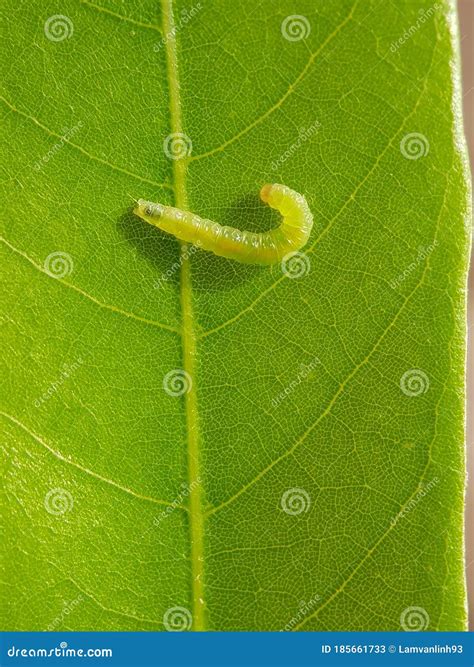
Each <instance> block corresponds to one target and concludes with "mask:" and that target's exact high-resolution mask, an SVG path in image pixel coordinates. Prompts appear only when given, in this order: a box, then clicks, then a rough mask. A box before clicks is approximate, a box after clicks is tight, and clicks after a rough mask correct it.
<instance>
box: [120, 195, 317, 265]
mask: <svg viewBox="0 0 474 667" xmlns="http://www.w3.org/2000/svg"><path fill="white" fill-rule="evenodd" d="M260 198H261V200H262V201H263V202H265V203H266V204H268V205H269V206H271V208H274V209H276V210H277V211H279V212H280V213H281V215H282V217H283V220H282V222H281V224H280V226H279V227H277V228H276V229H272V230H270V231H268V232H262V233H260V234H257V233H254V232H246V231H240V230H239V229H235V228H234V227H226V226H223V225H220V224H219V223H218V222H213V221H212V220H206V219H205V218H200V217H199V216H198V215H195V214H194V213H190V212H189V211H181V210H180V209H179V208H174V207H173V206H164V205H163V204H154V203H153V202H149V201H145V200H143V199H139V200H138V202H137V205H136V207H135V208H134V210H133V212H134V213H135V214H136V215H138V216H139V217H140V218H143V220H146V222H149V223H150V224H151V225H155V227H159V229H162V230H163V231H164V232H167V233H168V234H173V235H174V236H176V238H178V239H180V240H181V241H186V242H188V243H193V244H194V245H196V246H198V247H199V248H201V249H202V250H208V251H210V252H213V253H214V254H215V255H220V256H221V257H226V258H228V259H234V260H236V261H237V262H242V263H244V264H275V263H276V262H280V261H281V260H282V259H283V258H284V257H285V256H286V255H287V254H288V253H290V252H294V251H296V250H299V249H300V248H302V247H303V246H304V245H306V243H307V241H308V238H309V235H310V234H311V229H312V227H313V216H312V214H311V211H310V210H309V206H308V203H307V202H306V199H305V198H304V197H303V195H301V194H299V193H298V192H295V191H294V190H291V189H290V188H288V187H287V186H286V185H281V184H279V183H273V184H269V183H267V184H266V185H264V186H263V187H262V189H261V190H260Z"/></svg>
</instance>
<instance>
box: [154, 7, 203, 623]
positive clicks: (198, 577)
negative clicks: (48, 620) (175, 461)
mask: <svg viewBox="0 0 474 667" xmlns="http://www.w3.org/2000/svg"><path fill="white" fill-rule="evenodd" d="M161 10H162V16H163V34H164V39H165V52H166V72H167V80H168V90H169V98H170V127H171V132H172V134H174V133H182V132H183V125H182V116H181V98H180V93H179V78H178V55H177V48H176V39H175V35H176V30H175V24H174V16H173V0H161ZM186 166H187V165H186V160H179V159H178V160H173V161H172V168H173V184H174V199H175V205H176V206H177V207H178V208H181V209H183V210H187V209H188V198H187V191H186ZM180 246H181V257H180V264H181V269H180V300H181V311H182V318H181V339H182V348H183V370H184V372H185V373H188V374H189V377H190V378H191V381H190V386H189V388H188V391H187V392H186V393H185V394H184V401H185V408H186V438H187V455H188V485H189V488H188V490H189V530H190V540H191V554H190V556H191V580H192V581H191V591H192V617H193V622H192V629H193V630H204V629H205V620H204V609H205V607H204V604H205V603H204V580H203V576H204V572H203V570H204V547H203V537H204V535H203V533H204V515H203V510H202V487H201V480H200V474H199V470H200V466H199V421H198V405H197V394H196V384H197V383H196V373H195V359H196V335H195V332H194V317H193V309H192V280H191V263H190V253H189V252H188V245H187V244H186V243H181V244H180Z"/></svg>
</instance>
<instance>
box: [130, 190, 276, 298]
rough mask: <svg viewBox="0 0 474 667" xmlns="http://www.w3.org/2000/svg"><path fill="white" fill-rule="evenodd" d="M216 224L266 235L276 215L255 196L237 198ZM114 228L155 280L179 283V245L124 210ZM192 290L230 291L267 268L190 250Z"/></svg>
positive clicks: (163, 233)
mask: <svg viewBox="0 0 474 667" xmlns="http://www.w3.org/2000/svg"><path fill="white" fill-rule="evenodd" d="M218 222H219V223H220V224H222V225H228V226H229V227H236V228H238V229H241V230H248V231H252V232H264V231H268V230H269V229H271V228H272V227H275V226H276V225H277V224H278V214H276V212H275V211H273V210H272V209H270V208H269V207H268V206H267V205H266V204H264V203H263V202H262V201H261V200H260V198H259V197H258V196H257V195H255V194H249V195H245V196H243V197H240V198H239V199H238V200H236V202H235V203H234V204H233V205H232V206H230V207H229V208H228V209H227V210H226V211H225V213H224V215H223V216H222V218H221V219H219V220H218ZM117 227H118V229H119V231H120V233H121V234H122V235H123V236H124V237H125V238H126V240H127V241H128V242H129V243H130V244H132V245H133V246H134V247H135V248H136V249H137V250H138V252H139V253H140V254H141V255H142V256H144V257H145V258H146V259H147V261H149V262H150V264H152V265H153V267H154V268H155V269H156V272H157V280H163V279H164V280H167V281H169V282H170V283H176V284H178V283H179V278H180V276H179V270H177V269H178V268H179V264H180V249H179V242H178V241H177V240H176V239H175V238H174V237H173V236H171V235H169V234H166V233H165V232H162V231H161V230H159V229H157V228H155V227H152V226H151V225H149V224H148V223H147V222H145V221H144V220H142V219H141V218H139V217H138V216H136V215H134V213H133V211H132V209H131V208H130V209H128V210H127V211H126V212H125V213H124V214H123V215H122V216H121V217H120V218H119V220H118V223H117ZM189 256H190V259H191V266H192V284H193V289H194V290H198V291H206V292H217V291H227V290H232V289H234V288H235V287H236V286H238V285H241V284H243V283H247V282H252V281H253V280H255V278H256V277H257V276H258V275H259V274H262V273H263V272H268V271H269V270H270V268H269V267H268V266H258V265H255V264H240V263H239V262H236V261H233V260H229V259H226V258H224V257H219V256H217V255H214V254H213V253H210V252H206V251H202V250H198V249H196V248H195V247H194V246H192V247H191V250H190V253H189Z"/></svg>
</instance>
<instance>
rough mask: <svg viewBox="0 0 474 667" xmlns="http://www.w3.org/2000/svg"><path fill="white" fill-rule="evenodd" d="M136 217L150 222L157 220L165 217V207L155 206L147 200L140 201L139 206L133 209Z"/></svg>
mask: <svg viewBox="0 0 474 667" xmlns="http://www.w3.org/2000/svg"><path fill="white" fill-rule="evenodd" d="M133 212H134V213H135V215H138V216H139V217H140V218H143V220H146V221H147V222H149V221H150V220H157V219H158V218H161V216H162V215H163V206H162V205H161V204H154V203H153V202H151V201H146V200H145V199H139V200H138V201H137V205H136V206H135V208H134V209H133Z"/></svg>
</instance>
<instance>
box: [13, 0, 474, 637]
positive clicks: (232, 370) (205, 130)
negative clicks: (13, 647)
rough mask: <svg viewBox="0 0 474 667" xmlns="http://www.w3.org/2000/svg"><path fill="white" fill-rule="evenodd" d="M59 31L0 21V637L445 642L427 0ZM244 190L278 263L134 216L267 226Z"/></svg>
mask: <svg viewBox="0 0 474 667" xmlns="http://www.w3.org/2000/svg"><path fill="white" fill-rule="evenodd" d="M99 3H100V4H99ZM433 8H434V9H433ZM57 11H58V10H57V6H56V5H55V4H54V3H51V2H46V3H43V4H42V6H41V8H40V7H39V6H37V7H32V6H31V3H26V2H20V3H19V2H12V1H11V0H9V1H7V2H6V4H5V7H4V13H5V16H6V22H5V24H6V28H5V35H4V40H3V41H4V43H5V45H6V49H7V50H8V53H13V54H15V58H14V60H12V59H10V58H9V59H8V60H7V62H6V63H5V65H4V72H3V74H4V76H3V80H4V92H3V102H2V114H3V123H4V127H5V132H4V144H3V155H4V158H5V161H4V177H3V179H2V181H3V186H2V187H3V189H4V201H5V202H6V211H5V214H4V216H3V219H4V227H5V230H4V233H3V236H4V243H3V244H2V247H3V250H2V253H3V259H2V262H3V265H4V266H5V269H6V270H7V271H8V276H9V277H8V283H7V289H6V302H7V303H6V309H5V315H4V318H3V328H4V336H5V341H6V347H7V350H8V355H7V356H8V361H7V375H6V377H7V381H6V384H5V391H4V401H3V402H4V408H3V410H4V414H5V419H4V423H5V434H6V435H5V438H4V443H5V451H6V456H5V459H4V461H5V463H4V465H5V482H6V483H5V494H4V503H5V508H6V514H7V522H6V540H5V541H4V544H5V550H4V555H3V569H4V576H3V578H4V580H5V581H6V584H5V593H6V594H5V595H4V596H3V600H4V602H3V605H2V608H3V616H4V619H3V620H4V626H7V627H8V628H10V629H15V630H42V629H62V630H160V629H165V630H169V629H173V627H174V628H175V629H176V628H180V629H183V628H184V629H194V630H202V629H211V630H279V629H283V628H285V629H291V630H384V629H385V630H399V629H407V625H408V626H409V625H410V624H411V625H412V626H413V625H414V626H417V627H419V628H422V629H429V630H460V629H464V628H465V615H466V611H465V590H464V575H463V533H462V512H463V491H464V452H463V437H464V436H463V402H464V384H463V372H464V366H463V364H464V352H465V341H464V339H465V331H464V329H465V325H464V301H465V294H464V290H465V281H466V265H467V249H468V244H469V238H468V231H467V223H466V221H467V220H468V203H467V202H468V196H467V190H468V185H467V183H468V179H467V168H466V160H465V149H464V144H463V140H462V126H461V125H462V124H461V121H460V111H459V106H460V102H459V84H458V80H457V77H458V61H457V45H456V37H457V36H456V17H455V15H454V9H453V3H450V2H441V0H440V2H438V3H436V4H435V5H432V4H431V3H429V2H428V1H426V2H425V1H419V2H408V1H404V2H397V3H386V2H380V1H376V0H370V1H369V0H367V1H365V2H362V1H355V0H343V1H341V0H330V1H326V0H325V1H324V2H323V1H322V0H321V1H318V2H315V1H314V0H301V1H300V2H298V3H293V2H291V1H290V0H278V2H270V1H269V0H264V1H262V2H259V3H258V4H257V3H255V2H253V1H251V0H243V1H242V2H238V3H231V2H228V1H227V0H202V2H200V3H195V4H194V5H191V4H189V3H186V2H181V1H179V2H176V3H173V5H171V0H163V3H162V5H161V6H160V5H159V4H158V3H157V2H155V1H151V0H133V2H128V3H126V4H125V3H121V2H119V1H118V0H97V2H96V3H93V2H89V1H88V0H82V1H77V0H74V1H72V0H65V1H64V2H62V3H61V13H62V18H60V21H61V24H60V25H59V27H58V25H57V23H56V25H54V21H53V22H52V21H51V20H50V19H51V17H54V16H55V15H56V14H57ZM296 13H297V14H298V16H297V17H296V19H295V18H293V19H288V18H287V17H289V16H290V17H291V16H292V15H294V14H296ZM55 20H56V22H57V21H58V20H59V19H55ZM61 30H62V31H63V32H61ZM298 31H299V32H298ZM302 34H303V38H302V39H300V38H299V37H301V35H302ZM64 35H66V36H64ZM181 133H182V134H183V135H184V137H182V143H179V142H178V143H176V135H177V134H181ZM170 135H172V137H171V139H170ZM173 137H174V139H175V141H174V142H172V139H173ZM170 141H171V143H170ZM170 150H174V151H175V153H176V152H178V153H179V151H180V150H181V151H184V152H186V151H188V153H189V154H188V155H184V157H182V158H181V159H173V158H174V157H176V155H173V153H172V152H171V153H170ZM265 182H280V183H285V184H287V185H289V186H290V187H292V188H293V189H295V190H297V191H298V192H301V193H303V194H304V195H305V197H306V198H307V200H308V202H309V204H310V206H311V209H312V211H313V213H314V219H315V225H314V230H313V234H312V237H311V239H310V242H309V244H308V246H307V247H306V248H305V249H304V253H303V254H302V255H301V256H300V257H298V258H296V259H294V260H292V262H293V263H292V265H291V266H290V267H288V264H285V267H283V268H282V266H280V265H276V266H273V267H271V268H266V267H256V266H246V265H239V264H237V263H235V262H231V261H227V260H224V259H222V258H218V257H216V256H214V255H212V254H209V253H204V252H201V251H197V252H193V251H192V250H191V249H189V248H186V247H184V246H183V247H181V248H180V246H179V244H178V242H177V241H176V240H175V239H174V238H173V237H170V236H166V235H165V234H163V233H161V232H159V231H158V230H156V229H154V228H151V227H149V226H147V225H146V224H145V223H144V222H142V221H141V220H139V219H138V218H136V217H135V216H133V215H132V214H131V212H130V204H131V200H130V197H132V198H137V199H138V198H145V199H149V200H153V201H157V202H162V203H165V204H169V205H177V206H179V207H180V208H187V209H189V210H191V211H193V212H195V213H197V214H199V215H201V216H203V217H208V218H211V219H213V220H216V221H219V222H221V223H223V224H228V225H232V226H235V227H239V228H241V229H252V230H254V231H255V230H259V231H261V230H263V229H269V228H271V226H272V225H274V224H276V223H277V217H275V216H274V215H273V214H272V212H271V211H270V210H269V209H268V208H267V207H265V206H264V205H263V204H262V203H261V202H260V201H259V199H258V190H259V188H260V187H261V186H262V185H263V184H264V183H265ZM55 253H60V254H59V255H56V254H55ZM295 262H296V264H295ZM295 273H296V275H295ZM299 274H301V275H299ZM176 394H177V395H176Z"/></svg>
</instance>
